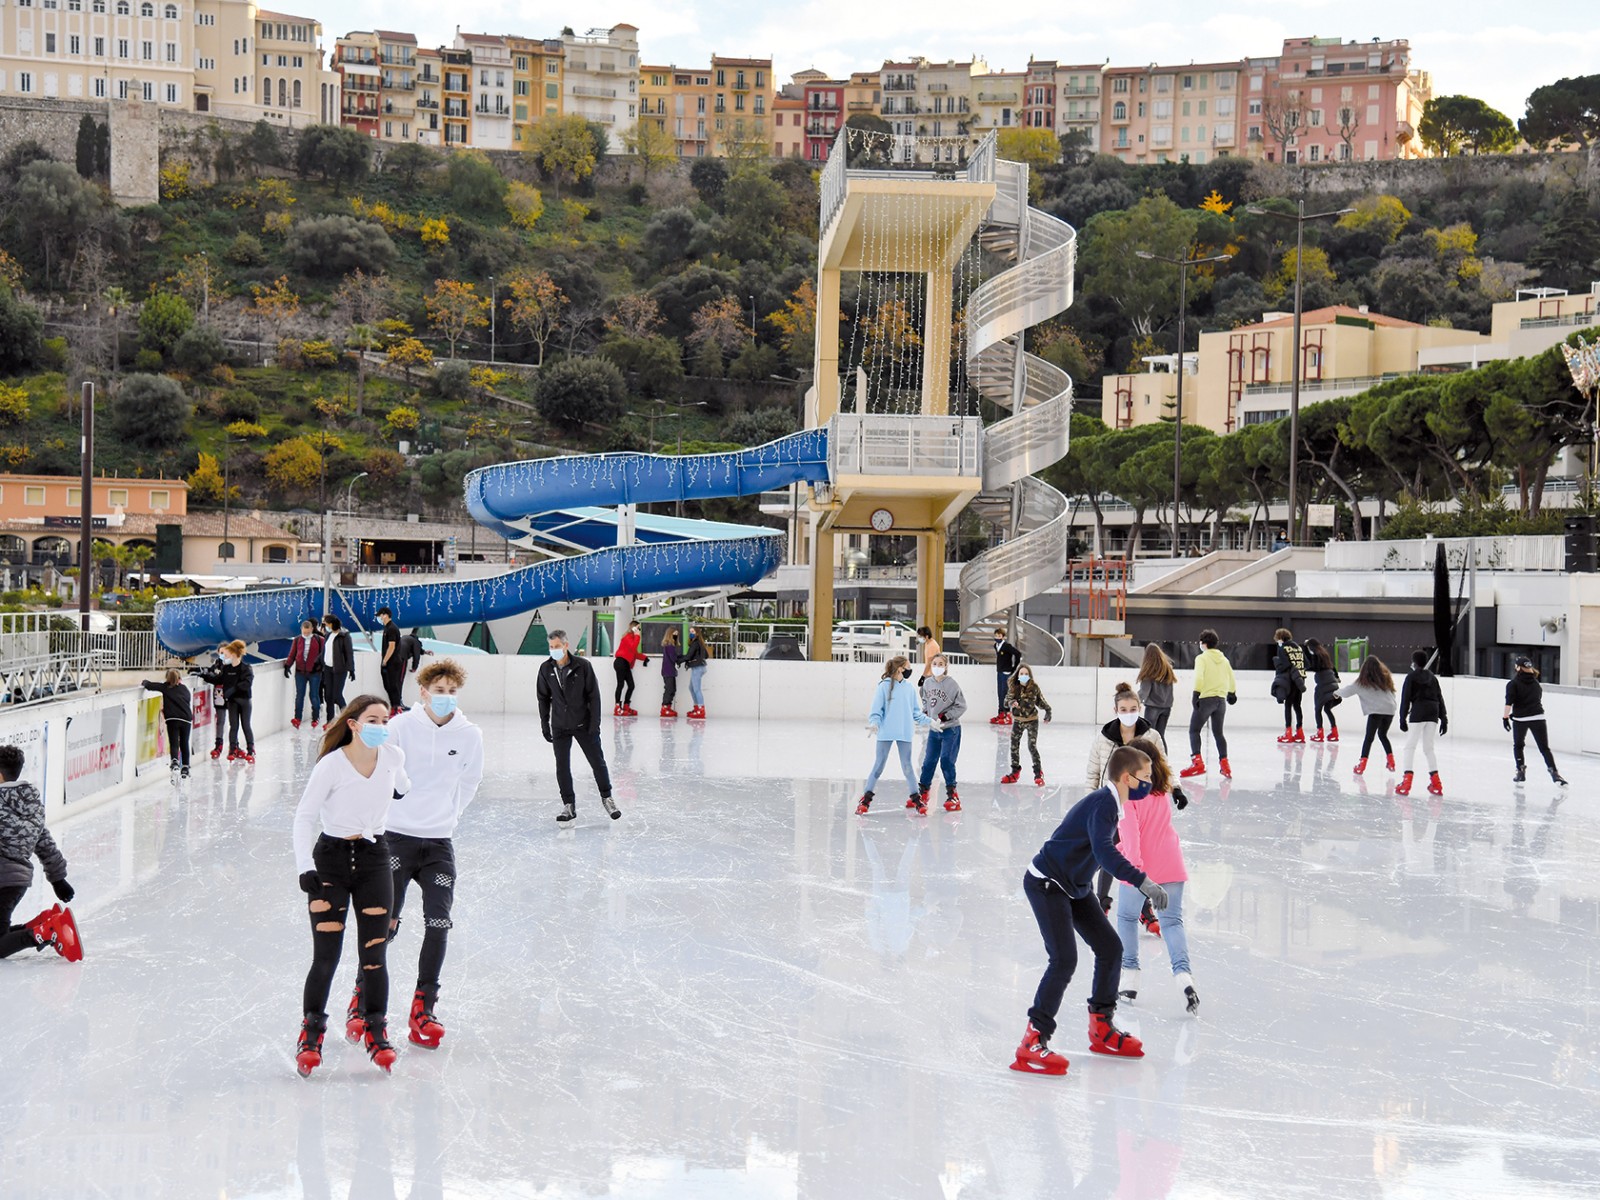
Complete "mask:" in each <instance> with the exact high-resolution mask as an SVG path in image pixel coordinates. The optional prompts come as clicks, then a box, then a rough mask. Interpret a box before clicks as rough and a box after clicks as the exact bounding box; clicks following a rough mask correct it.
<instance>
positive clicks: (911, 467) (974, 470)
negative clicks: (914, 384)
mask: <svg viewBox="0 0 1600 1200" xmlns="http://www.w3.org/2000/svg"><path fill="white" fill-rule="evenodd" d="M982 447H983V421H982V420H981V419H979V418H978V417H922V416H917V417H911V416H906V417H901V416H893V415H888V414H873V413H866V414H862V413H840V414H838V415H837V416H835V417H834V418H833V420H832V421H831V422H830V423H829V426H828V471H829V474H830V475H831V476H832V477H833V478H834V479H838V478H839V476H840V475H973V476H976V475H978V474H980V472H981V463H982Z"/></svg>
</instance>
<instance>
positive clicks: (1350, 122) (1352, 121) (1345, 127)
mask: <svg viewBox="0 0 1600 1200" xmlns="http://www.w3.org/2000/svg"><path fill="white" fill-rule="evenodd" d="M1360 131H1361V114H1360V113H1359V112H1358V111H1357V110H1356V106H1355V105H1354V104H1344V105H1341V106H1340V108H1339V140H1340V141H1341V142H1343V143H1344V161H1345V162H1350V161H1352V160H1353V159H1354V158H1355V156H1356V134H1357V133H1359V132H1360Z"/></svg>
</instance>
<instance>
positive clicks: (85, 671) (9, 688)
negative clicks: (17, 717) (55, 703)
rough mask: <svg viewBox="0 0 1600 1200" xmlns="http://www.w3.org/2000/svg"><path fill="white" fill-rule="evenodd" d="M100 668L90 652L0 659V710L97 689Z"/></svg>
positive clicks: (3, 710)
mask: <svg viewBox="0 0 1600 1200" xmlns="http://www.w3.org/2000/svg"><path fill="white" fill-rule="evenodd" d="M101 670H102V668H101V665H100V663H99V662H98V661H97V658H96V656H95V655H92V654H50V655H41V656H38V657H31V658H22V659H12V658H3V659H0V712H5V711H8V710H9V709H12V708H16V707H20V706H21V705H24V704H42V703H44V702H45V701H47V700H55V699H58V698H59V697H61V696H64V695H69V694H71V693H74V692H82V691H98V690H99V688H100V677H101Z"/></svg>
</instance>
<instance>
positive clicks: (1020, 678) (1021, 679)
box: [1017, 671, 1033, 683]
mask: <svg viewBox="0 0 1600 1200" xmlns="http://www.w3.org/2000/svg"><path fill="white" fill-rule="evenodd" d="M1032 678H1033V676H1032V675H1029V674H1028V673H1027V672H1026V671H1024V672H1023V673H1022V674H1021V675H1018V676H1017V682H1018V683H1027V682H1028V680H1030V679H1032Z"/></svg>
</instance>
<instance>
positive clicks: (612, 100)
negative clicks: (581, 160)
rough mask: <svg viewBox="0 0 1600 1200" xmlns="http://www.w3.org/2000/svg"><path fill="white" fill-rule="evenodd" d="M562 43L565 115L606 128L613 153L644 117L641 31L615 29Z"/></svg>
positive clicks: (591, 32) (566, 35)
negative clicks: (640, 66) (641, 93)
mask: <svg viewBox="0 0 1600 1200" xmlns="http://www.w3.org/2000/svg"><path fill="white" fill-rule="evenodd" d="M561 42H562V47H563V50H564V52H565V58H566V65H565V70H564V71H563V73H562V80H561V102H562V112H563V113H564V114H567V113H577V114H578V115H580V116H582V117H583V119H584V120H586V121H593V122H595V123H596V124H597V125H602V126H604V127H605V129H606V132H607V133H608V134H610V136H611V144H612V146H613V148H616V149H620V148H621V145H622V139H623V138H625V137H626V136H627V135H628V134H629V133H630V132H631V131H632V129H633V123H634V121H635V120H636V119H637V118H638V115H639V30H638V29H637V28H636V27H634V26H632V25H613V26H612V27H611V28H609V29H591V30H589V31H588V32H587V33H585V34H582V35H581V36H580V35H578V34H571V33H563V34H562V35H561Z"/></svg>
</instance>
